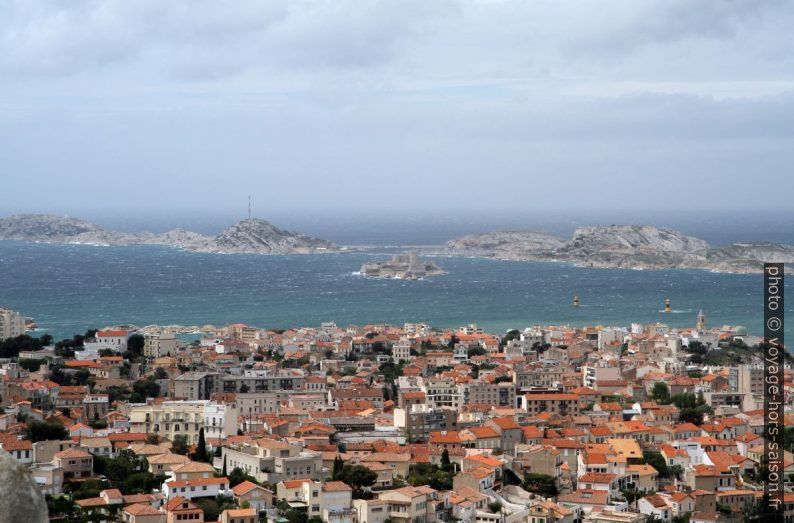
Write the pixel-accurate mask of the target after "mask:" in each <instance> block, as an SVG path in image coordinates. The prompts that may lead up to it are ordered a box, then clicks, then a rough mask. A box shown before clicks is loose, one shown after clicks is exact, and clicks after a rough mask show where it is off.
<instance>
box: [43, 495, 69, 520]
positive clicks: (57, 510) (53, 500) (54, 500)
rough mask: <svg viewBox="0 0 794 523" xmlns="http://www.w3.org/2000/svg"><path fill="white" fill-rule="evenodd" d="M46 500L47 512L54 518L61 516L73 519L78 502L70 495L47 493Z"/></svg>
mask: <svg viewBox="0 0 794 523" xmlns="http://www.w3.org/2000/svg"><path fill="white" fill-rule="evenodd" d="M46 500H47V512H48V513H49V515H50V517H51V518H53V519H55V518H54V516H61V517H63V518H65V519H67V520H69V519H72V518H73V516H74V513H75V511H76V510H77V504H76V503H75V502H74V501H72V499H71V498H69V496H64V495H60V496H50V495H49V494H47V496H46Z"/></svg>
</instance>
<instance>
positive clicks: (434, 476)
mask: <svg viewBox="0 0 794 523" xmlns="http://www.w3.org/2000/svg"><path fill="white" fill-rule="evenodd" d="M454 476H455V472H454V471H452V470H444V469H443V468H442V467H439V466H437V465H434V464H432V463H416V464H414V465H411V466H410V467H409V468H408V477H407V478H406V479H407V481H408V484H409V485H411V486H414V487H418V486H420V485H428V486H430V487H431V488H434V489H436V490H451V489H452V478H453V477H454Z"/></svg>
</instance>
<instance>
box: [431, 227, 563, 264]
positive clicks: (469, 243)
mask: <svg viewBox="0 0 794 523" xmlns="http://www.w3.org/2000/svg"><path fill="white" fill-rule="evenodd" d="M565 245H566V242H565V240H563V239H562V238H558V237H557V236H552V235H550V234H546V233H543V232H536V231H504V232H487V233H483V234H471V235H469V236H463V237H461V238H457V239H455V240H452V241H450V242H447V248H448V249H451V250H452V251H457V252H466V253H469V254H475V255H476V254H480V255H497V254H500V255H502V257H506V258H520V257H521V256H525V255H532V254H536V253H541V252H553V251H556V250H557V249H560V248H562V247H564V246H565Z"/></svg>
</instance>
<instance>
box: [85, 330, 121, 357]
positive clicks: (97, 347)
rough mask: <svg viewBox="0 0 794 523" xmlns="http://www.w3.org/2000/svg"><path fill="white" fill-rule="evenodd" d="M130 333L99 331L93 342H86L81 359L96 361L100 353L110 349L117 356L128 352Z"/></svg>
mask: <svg viewBox="0 0 794 523" xmlns="http://www.w3.org/2000/svg"><path fill="white" fill-rule="evenodd" d="M129 334H130V333H129V332H127V331H123V330H117V331H98V332H97V333H96V335H95V336H94V339H92V340H85V341H84V342H83V347H85V351H84V352H83V353H82V354H81V355H80V358H81V359H95V358H98V357H99V351H102V350H106V349H110V350H112V351H113V352H114V353H116V354H121V353H122V352H125V351H126V350H127V339H128V338H129Z"/></svg>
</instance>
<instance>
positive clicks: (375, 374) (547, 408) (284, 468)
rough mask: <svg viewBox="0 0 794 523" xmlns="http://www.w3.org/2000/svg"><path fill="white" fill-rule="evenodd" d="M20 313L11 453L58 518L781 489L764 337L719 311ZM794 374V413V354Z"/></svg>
mask: <svg viewBox="0 0 794 523" xmlns="http://www.w3.org/2000/svg"><path fill="white" fill-rule="evenodd" d="M0 319H1V320H2V321H0V337H2V338H3V339H2V341H1V342H0V350H1V352H0V354H1V355H2V356H3V359H2V367H1V368H0V377H1V378H2V389H0V393H1V394H2V404H1V405H2V407H3V414H2V415H0V448H2V449H3V450H4V451H5V452H7V453H8V454H9V455H10V456H11V457H13V460H14V461H15V463H16V465H17V466H20V467H24V468H25V469H27V470H29V473H30V474H31V475H32V477H33V478H34V480H35V483H36V485H37V487H38V489H40V491H41V492H42V493H43V494H45V495H46V499H47V505H48V509H49V514H50V518H51V519H54V520H67V521H125V522H138V523H143V522H149V523H154V522H171V521H183V520H192V521H215V520H219V521H222V522H226V523H232V522H234V523H243V522H244V523H248V522H254V521H272V522H279V523H283V522H289V523H308V522H311V523H315V522H319V521H329V522H334V523H388V522H403V523H433V522H451V521H465V522H471V523H504V522H509V523H517V522H526V523H556V522H561V523H577V522H588V523H640V522H645V521H648V520H649V519H653V520H659V521H668V522H676V523H678V522H683V521H690V522H695V523H701V522H702V523H706V522H709V523H712V522H713V523H717V522H732V521H744V520H745V518H748V517H751V516H752V515H754V514H758V513H760V511H761V508H762V505H763V504H764V503H766V501H765V500H764V498H763V496H764V491H763V486H762V484H761V483H760V481H759V478H760V477H761V475H760V473H761V469H762V467H764V460H763V458H762V456H763V452H764V449H763V442H764V419H763V407H764V401H763V380H764V374H763V365H762V362H761V354H762V352H761V351H760V349H759V344H760V343H761V342H762V341H763V340H762V339H761V338H760V337H758V336H756V335H753V334H752V333H748V332H747V330H746V329H745V328H744V327H741V326H729V325H724V326H715V327H710V326H709V325H708V323H707V318H706V315H705V314H704V313H703V311H700V312H699V313H698V315H697V316H696V317H693V326H692V327H689V328H671V327H669V326H667V325H666V324H663V323H655V324H646V325H640V324H631V325H628V326H626V327H614V326H590V327H571V326H566V325H560V326H532V327H527V328H525V329H523V330H510V331H508V332H506V333H501V334H497V333H489V332H484V330H483V329H482V328H480V327H478V326H477V325H476V324H470V325H466V326H463V327H460V328H459V329H435V328H433V327H432V326H430V325H427V324H423V323H406V324H404V325H400V326H395V325H365V326H347V327H341V326H337V325H336V324H335V323H333V322H327V323H323V324H322V325H320V326H319V327H300V328H293V329H289V330H268V329H264V328H258V327H255V326H249V325H245V324H230V325H225V326H223V327H214V326H210V325H207V326H204V327H202V328H201V331H200V332H196V333H193V335H192V337H193V339H192V340H188V337H189V336H186V335H185V334H184V333H183V332H181V330H180V328H178V327H176V326H170V327H156V326H149V327H146V328H135V327H134V326H118V325H116V326H109V327H106V328H102V329H100V330H91V331H89V332H87V333H85V335H76V336H75V337H74V338H73V339H68V340H62V341H58V342H54V341H53V340H52V339H49V338H48V337H46V336H42V337H40V338H35V337H31V336H29V335H28V334H25V329H26V323H28V324H29V320H27V319H26V318H25V317H24V316H23V315H22V314H20V313H18V312H14V311H12V310H10V309H0ZM182 330H184V329H182ZM785 375H786V382H785V397H786V412H789V411H790V408H791V406H792V402H794V394H792V378H794V373H793V372H792V368H791V360H790V359H787V361H786V366H785ZM790 416H791V415H790V414H787V416H786V423H785V424H786V426H787V434H786V436H787V438H786V445H787V449H786V453H785V471H784V472H785V476H786V477H787V480H786V486H787V491H788V493H787V494H785V518H786V521H791V520H792V518H794V495H793V494H791V493H790V492H791V486H792V482H794V460H792V454H791V451H792V448H791V446H792V441H793V438H792V434H791V433H790V431H792V430H794V428H792V426H794V419H791V417H790Z"/></svg>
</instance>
